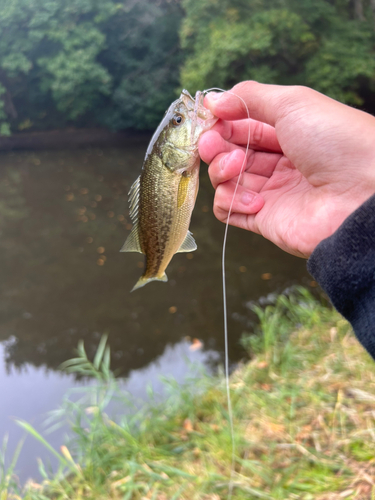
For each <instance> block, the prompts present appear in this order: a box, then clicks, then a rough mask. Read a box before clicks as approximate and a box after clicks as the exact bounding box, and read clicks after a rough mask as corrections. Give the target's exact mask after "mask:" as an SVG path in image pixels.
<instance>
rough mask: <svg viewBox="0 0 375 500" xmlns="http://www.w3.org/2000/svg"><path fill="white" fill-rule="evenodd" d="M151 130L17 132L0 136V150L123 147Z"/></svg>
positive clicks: (143, 136)
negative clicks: (8, 135)
mask: <svg viewBox="0 0 375 500" xmlns="http://www.w3.org/2000/svg"><path fill="white" fill-rule="evenodd" d="M151 133H152V132H139V131H124V132H110V131H108V130H104V129H73V128H71V129H64V130H50V131H43V132H19V133H15V134H13V135H11V136H10V137H0V152H1V151H22V150H28V151H30V150H44V149H78V148H84V147H120V148H121V147H125V146H126V145H128V144H129V141H131V142H132V143H134V142H138V141H144V139H145V138H147V137H150V135H151Z"/></svg>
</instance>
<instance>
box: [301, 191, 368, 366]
mask: <svg viewBox="0 0 375 500" xmlns="http://www.w3.org/2000/svg"><path fill="white" fill-rule="evenodd" d="M307 268H308V271H309V272H310V274H312V276H313V277H314V278H315V279H316V281H317V282H318V283H319V284H320V286H321V287H322V288H323V290H324V291H325V292H326V293H327V295H328V296H329V298H330V300H331V301H332V303H333V305H334V306H335V307H336V309H337V310H338V311H339V312H340V313H341V314H342V315H343V316H344V317H345V318H346V319H347V320H348V321H349V322H350V323H351V325H352V326H353V329H354V331H355V333H356V335H357V337H358V340H359V341H360V342H361V343H362V345H363V346H364V347H365V348H366V349H367V351H368V352H369V353H370V354H371V356H372V357H373V358H374V359H375V195H373V196H372V197H371V198H370V199H368V200H367V201H366V202H365V203H364V204H363V205H361V206H360V207H359V208H358V209H357V210H356V211H355V212H354V213H352V214H351V215H350V216H349V217H348V218H347V219H346V220H345V221H344V222H343V224H342V225H341V226H340V227H339V228H338V229H337V231H336V232H335V233H334V234H333V235H332V236H330V237H329V238H326V239H325V240H323V241H322V242H321V243H320V244H319V245H318V246H317V247H316V248H315V250H314V252H313V253H312V255H311V257H310V259H309V260H308V263H307Z"/></svg>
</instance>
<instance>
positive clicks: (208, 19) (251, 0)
mask: <svg viewBox="0 0 375 500" xmlns="http://www.w3.org/2000/svg"><path fill="white" fill-rule="evenodd" d="M372 4H373V1H372V0H370V1H367V0H366V1H365V0H363V2H361V6H358V5H357V4H356V5H354V4H353V3H351V2H350V1H349V0H332V1H328V0H263V1H262V0H248V1H246V0H235V1H229V0H183V7H184V9H185V12H186V16H185V18H184V22H183V25H182V29H181V41H182V45H183V47H184V49H185V51H186V54H187V56H186V59H185V63H184V65H183V68H182V73H181V81H182V85H184V86H188V87H190V88H191V89H192V90H196V89H198V88H199V89H202V88H207V87H211V86H219V87H224V88H225V87H230V86H232V85H233V84H234V83H236V82H238V81H241V80H246V79H255V80H258V81H261V82H267V83H279V84H300V85H308V86H311V87H313V88H315V89H317V90H319V91H322V92H324V93H326V94H328V95H331V96H332V97H334V98H336V99H339V100H341V101H343V102H347V103H350V104H354V105H363V104H364V97H363V94H364V89H368V88H374V84H375V57H374V56H375V33H374V23H373V16H372V12H371V6H372Z"/></svg>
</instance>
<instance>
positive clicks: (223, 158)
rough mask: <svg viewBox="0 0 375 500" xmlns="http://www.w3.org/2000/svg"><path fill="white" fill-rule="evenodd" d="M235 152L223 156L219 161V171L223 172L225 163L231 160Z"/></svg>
mask: <svg viewBox="0 0 375 500" xmlns="http://www.w3.org/2000/svg"><path fill="white" fill-rule="evenodd" d="M234 153H235V151H232V152H231V153H228V154H227V155H225V156H223V157H222V159H221V160H220V168H221V170H224V168H225V167H226V165H227V163H228V162H229V161H230V160H231V159H232V157H233V156H234Z"/></svg>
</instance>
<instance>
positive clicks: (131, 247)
mask: <svg viewBox="0 0 375 500" xmlns="http://www.w3.org/2000/svg"><path fill="white" fill-rule="evenodd" d="M120 252H139V253H144V252H143V251H142V248H141V242H140V240H139V231H138V224H134V226H133V229H132V231H131V233H130V234H129V236H128V237H127V239H126V241H125V243H124V244H123V246H122V248H121V250H120Z"/></svg>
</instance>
